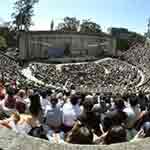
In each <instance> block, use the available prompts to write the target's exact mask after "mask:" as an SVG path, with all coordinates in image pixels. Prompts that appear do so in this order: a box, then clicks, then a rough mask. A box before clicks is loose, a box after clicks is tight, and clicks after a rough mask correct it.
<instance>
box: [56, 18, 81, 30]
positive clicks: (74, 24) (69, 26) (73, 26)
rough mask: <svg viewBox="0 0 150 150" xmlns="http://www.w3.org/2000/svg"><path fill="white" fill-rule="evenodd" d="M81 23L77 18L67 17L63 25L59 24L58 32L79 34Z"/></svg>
mask: <svg viewBox="0 0 150 150" xmlns="http://www.w3.org/2000/svg"><path fill="white" fill-rule="evenodd" d="M79 26H80V21H79V20H78V19H76V18H75V17H65V18H64V22H63V23H59V24H58V27H57V30H58V31H62V32H77V31H78V29H79Z"/></svg>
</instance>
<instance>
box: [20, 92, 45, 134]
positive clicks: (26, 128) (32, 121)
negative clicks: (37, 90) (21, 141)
mask: <svg viewBox="0 0 150 150" xmlns="http://www.w3.org/2000/svg"><path fill="white" fill-rule="evenodd" d="M30 101H31V104H30V107H29V111H30V114H29V115H26V114H21V115H20V120H19V122H18V123H17V130H18V132H19V133H23V134H28V133H29V132H30V130H31V129H32V128H35V127H39V126H40V117H41V112H42V108H41V104H40V97H39V95H37V94H35V95H32V96H31V97H30Z"/></svg>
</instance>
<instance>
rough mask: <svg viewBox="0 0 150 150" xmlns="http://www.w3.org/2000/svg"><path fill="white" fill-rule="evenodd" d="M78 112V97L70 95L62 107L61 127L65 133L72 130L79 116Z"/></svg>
mask: <svg viewBox="0 0 150 150" xmlns="http://www.w3.org/2000/svg"><path fill="white" fill-rule="evenodd" d="M80 112H81V110H80V106H79V103H78V97H77V96H76V95H72V96H71V98H70V101H69V102H67V103H66V104H64V106H63V125H64V131H65V132H68V131H70V130H71V129H72V127H73V126H74V124H75V122H76V121H77V118H78V116H79V115H80Z"/></svg>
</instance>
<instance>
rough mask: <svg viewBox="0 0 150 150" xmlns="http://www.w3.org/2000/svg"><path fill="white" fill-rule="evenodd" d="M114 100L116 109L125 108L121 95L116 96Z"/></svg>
mask: <svg viewBox="0 0 150 150" xmlns="http://www.w3.org/2000/svg"><path fill="white" fill-rule="evenodd" d="M114 102H115V106H116V108H117V109H118V110H122V109H124V108H125V104H124V100H123V99H122V98H121V97H119V98H116V99H115V101H114Z"/></svg>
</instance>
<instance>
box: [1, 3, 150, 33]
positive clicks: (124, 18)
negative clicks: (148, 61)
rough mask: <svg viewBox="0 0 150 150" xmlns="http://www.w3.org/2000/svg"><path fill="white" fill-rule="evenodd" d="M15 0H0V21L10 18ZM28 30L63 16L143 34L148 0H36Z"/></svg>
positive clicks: (46, 25)
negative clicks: (37, 1) (32, 24)
mask: <svg viewBox="0 0 150 150" xmlns="http://www.w3.org/2000/svg"><path fill="white" fill-rule="evenodd" d="M15 1H16V0H0V21H1V20H4V21H10V20H11V13H12V12H13V11H14V10H13V3H14V2H15ZM34 14H35V16H34V17H33V22H34V26H32V27H31V29H32V30H49V29H50V22H51V20H52V19H53V20H54V22H55V26H57V24H58V23H59V22H62V21H63V18H64V17H66V16H69V17H76V18H78V19H80V20H83V19H91V21H94V22H96V23H98V24H100V25H101V28H102V30H103V31H105V32H106V31H107V28H109V27H124V28H128V29H129V30H131V31H136V32H138V33H141V34H144V32H146V31H147V24H148V19H149V17H150V0H39V3H38V4H36V5H35V7H34Z"/></svg>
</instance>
